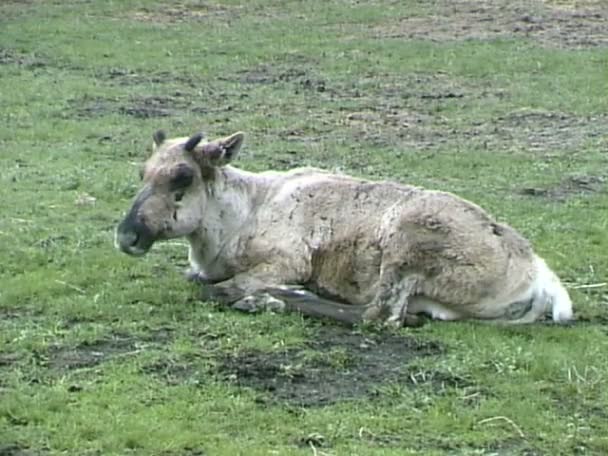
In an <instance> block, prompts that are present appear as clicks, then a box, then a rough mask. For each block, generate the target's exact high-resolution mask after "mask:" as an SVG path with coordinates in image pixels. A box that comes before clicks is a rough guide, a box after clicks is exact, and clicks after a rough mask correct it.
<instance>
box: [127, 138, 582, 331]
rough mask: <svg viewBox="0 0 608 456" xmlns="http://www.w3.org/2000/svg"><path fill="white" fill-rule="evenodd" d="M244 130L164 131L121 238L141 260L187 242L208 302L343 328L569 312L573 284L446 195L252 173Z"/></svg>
mask: <svg viewBox="0 0 608 456" xmlns="http://www.w3.org/2000/svg"><path fill="white" fill-rule="evenodd" d="M242 142H243V134H242V133H235V134H233V135H231V136H228V137H226V138H223V139H218V140H215V141H211V142H207V141H204V140H203V135H202V134H196V135H194V136H192V137H190V138H176V139H167V138H166V137H165V134H164V133H163V132H161V131H159V132H157V133H156V134H155V135H154V152H153V154H152V156H151V157H150V158H149V159H148V161H147V163H146V164H145V168H144V171H143V188H142V189H141V190H140V192H139V194H138V195H137V197H136V199H135V201H134V203H133V206H132V207H131V209H130V211H129V213H128V214H127V216H126V217H125V219H124V220H123V221H122V222H121V223H120V225H119V226H118V229H117V233H116V243H117V246H118V247H119V248H120V249H121V250H122V251H123V252H125V253H128V254H129V255H135V256H138V255H144V254H145V253H146V252H147V251H148V250H149V249H150V247H152V245H153V244H154V242H156V241H159V240H164V239H171V238H177V237H185V238H186V239H187V240H188V242H189V244H190V251H189V259H190V263H191V266H192V277H195V278H197V279H199V280H200V281H202V282H203V283H204V284H205V286H204V299H213V300H215V301H217V302H219V303H221V304H224V305H227V306H231V307H234V308H236V309H241V310H249V311H253V310H257V309H259V308H272V309H274V310H283V311H297V312H301V313H303V314H305V315H312V316H325V317H330V318H333V319H336V320H339V321H343V322H345V323H350V324H352V323H357V322H360V321H372V320H380V321H383V322H386V323H389V324H394V325H399V326H401V325H415V324H416V323H417V322H418V317H416V315H417V314H427V315H429V316H431V317H432V318H434V319H439V320H461V319H480V320H491V321H499V322H510V323H530V322H533V321H536V320H538V319H540V318H544V316H545V315H546V314H551V315H552V318H553V320H554V321H556V322H564V321H567V320H570V319H571V318H572V303H571V301H570V298H569V296H568V292H567V291H566V290H565V288H564V287H563V286H562V284H561V283H560V280H559V279H558V278H557V276H556V275H555V274H554V273H553V272H552V271H551V269H549V267H548V266H547V265H546V263H545V262H544V260H543V259H541V258H540V257H539V256H537V255H536V254H535V253H534V252H533V250H532V248H531V246H530V244H529V243H528V241H526V240H525V239H524V238H523V237H522V236H521V235H520V234H518V233H517V232H516V231H515V230H514V229H513V228H511V227H509V226H507V225H503V224H500V223H498V222H496V221H495V220H494V219H493V218H491V217H490V216H489V215H488V214H487V213H486V212H484V210H483V209H481V208H480V207H479V206H477V205H475V204H473V203H471V202H469V201H466V200H463V199H461V198H459V197H457V196H455V195H452V194H450V193H446V192H439V191H433V190H425V189H422V188H419V187H412V186H408V185H401V184H397V183H392V182H372V181H367V180H362V179H356V178H353V177H349V176H344V175H336V174H330V173H328V172H324V171H321V170H318V169H311V168H304V169H295V170H292V171H288V172H272V171H271V172H264V173H250V172H247V171H243V170H240V169H237V168H234V167H232V166H229V165H228V164H229V163H230V162H231V161H232V160H233V159H234V158H235V157H236V155H237V153H238V151H239V149H240V147H241V144H242Z"/></svg>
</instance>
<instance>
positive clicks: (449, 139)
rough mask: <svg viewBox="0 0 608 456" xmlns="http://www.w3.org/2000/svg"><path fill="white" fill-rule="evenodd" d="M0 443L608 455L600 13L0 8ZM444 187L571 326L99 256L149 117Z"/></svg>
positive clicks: (149, 259)
mask: <svg viewBox="0 0 608 456" xmlns="http://www.w3.org/2000/svg"><path fill="white" fill-rule="evenodd" d="M0 119H1V121H0V195H1V198H0V215H1V216H0V281H1V286H0V455H3V456H4V455H8V456H17V455H19V456H32V455H42V456H46V455H66V454H67V455H104V456H105V455H130V454H134V455H162V456H178V455H180V456H181V455H183V456H203V455H214V456H215V455H239V454H242V455H320V456H321V455H406V454H412V455H414V454H424V455H575V454H581V455H586V454H597V455H603V454H608V285H607V284H606V282H608V280H607V273H608V256H607V255H606V252H607V251H608V236H606V229H607V225H608V194H607V192H606V180H607V179H608V171H607V170H608V155H607V153H606V152H607V150H608V6H607V5H606V3H605V2H603V1H600V0H597V1H593V0H580V1H574V0H572V1H567V0H562V1H560V0H555V1H550V0H547V1H541V0H529V1H517V2H512V1H508V0H504V1H499V0H488V1H483V2H477V1H472V0H471V1H467V0H459V1H456V2H452V1H450V0H435V1H429V2H426V1H422V0H419V1H414V0H409V1H389V0H371V1H355V0H332V1H325V0H310V1H306V2H304V1H287V0H285V1H279V0H266V1H264V0H251V1H248V2H238V1H234V0H223V1H216V2H214V1H201V0H181V1H175V2H167V1H160V0H150V1H146V0H123V1H112V0H107V1H92V0H2V2H0ZM158 128H163V129H166V130H167V132H168V133H169V134H170V135H175V136H178V135H180V136H181V135H188V134H190V133H193V132H196V131H199V130H200V129H201V128H202V129H203V130H204V131H205V132H207V133H208V134H209V136H211V137H214V136H220V135H227V134H230V133H232V132H234V131H237V130H243V131H245V132H246V133H247V138H246V145H245V147H244V150H243V152H242V154H241V156H240V162H239V163H238V165H239V166H241V167H243V168H245V169H249V170H265V169H269V168H274V169H288V168H291V167H294V166H303V165H313V166H320V167H324V168H328V169H338V170H340V171H342V172H347V173H351V174H355V175H358V176H365V177H369V178H383V179H394V180H398V181H401V182H405V183H410V184H415V185H422V186H426V187H432V188H437V189H442V190H447V191H452V192H455V193H458V194H460V195H461V196H464V197H466V198H469V199H472V200H473V201H475V202H477V203H478V204H480V205H482V206H483V207H485V208H487V209H488V210H490V211H491V212H492V213H493V214H495V215H496V217H497V218H498V219H499V220H501V221H507V222H508V223H510V224H511V225H512V226H514V227H516V228H517V229H518V230H520V231H521V232H522V233H523V234H525V235H526V236H527V237H529V238H530V239H531V240H532V242H533V243H534V245H535V247H536V250H537V251H538V252H539V253H540V254H541V256H543V257H545V258H546V259H547V262H548V263H549V264H550V265H551V266H552V267H553V268H554V269H555V270H556V271H557V272H558V273H559V275H560V276H561V277H562V278H563V280H564V282H566V284H567V285H568V287H569V288H570V291H571V294H572V297H573V299H574V301H575V306H576V315H577V318H578V322H577V323H576V324H574V325H572V326H567V327H554V326H552V325H543V324H539V325H534V326H527V327H517V328H499V327H490V326H484V325H480V324H475V323H429V324H426V325H425V326H423V327H422V328H419V329H403V330H400V331H392V332H388V331H385V332H382V331H379V330H374V329H371V328H368V329H364V328H362V329H357V330H347V329H344V328H342V327H340V326H337V325H332V324H329V323H323V322H318V321H311V320H305V319H302V318H300V317H298V316H295V315H272V314H260V315H243V314H239V313H236V312H232V311H224V310H222V309H219V308H217V307H216V306H214V305H213V304H212V303H205V302H201V301H199V300H197V295H198V290H197V287H196V286H195V285H193V284H191V283H188V282H186V281H185V280H184V278H183V270H184V268H185V267H186V263H187V260H186V247H185V244H184V243H183V242H181V241H175V242H169V243H165V244H158V245H156V246H155V247H154V249H153V250H152V252H151V253H150V254H149V255H148V256H146V257H145V258H144V259H133V258H130V257H127V256H126V255H124V254H121V253H119V252H118V251H116V250H115V249H114V247H113V231H114V227H115V225H116V224H117V222H118V221H119V220H120V218H121V217H122V215H123V213H124V211H125V210H126V209H127V208H128V206H129V204H130V200H131V198H132V197H133V196H134V195H135V192H136V191H137V188H138V185H139V179H138V170H139V166H140V164H141V162H142V161H143V160H145V158H146V156H147V154H148V153H149V148H150V144H151V135H152V133H153V132H154V131H155V130H156V129H158Z"/></svg>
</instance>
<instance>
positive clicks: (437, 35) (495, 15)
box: [372, 0, 608, 48]
mask: <svg viewBox="0 0 608 456" xmlns="http://www.w3.org/2000/svg"><path fill="white" fill-rule="evenodd" d="M433 8H434V9H433V14H427V15H425V16H423V17H416V16H410V17H403V18H399V19H398V20H396V21H395V22H394V23H393V24H390V25H388V26H382V27H377V28H374V29H372V34H373V36H375V37H377V38H405V39H426V40H431V41H438V42H445V41H454V40H492V39H499V38H513V37H525V38H530V39H533V40H535V41H537V42H539V43H541V44H542V45H544V46H549V47H560V48H586V47H595V46H607V45H608V5H607V4H606V3H602V2H598V1H577V2H556V1H540V0H531V1H526V2H523V1H513V2H509V1H504V0H485V1H483V2H479V1H475V0H456V1H451V0H440V1H437V2H433Z"/></svg>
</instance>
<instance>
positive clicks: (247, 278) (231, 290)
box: [201, 273, 276, 306]
mask: <svg viewBox="0 0 608 456" xmlns="http://www.w3.org/2000/svg"><path fill="white" fill-rule="evenodd" d="M269 286H270V287H271V286H276V283H275V281H274V280H273V279H272V278H271V277H268V276H267V275H264V276H257V275H255V273H241V274H237V275H235V276H234V277H232V278H231V279H228V280H224V281H221V282H217V283H214V284H211V283H205V284H203V289H202V292H201V299H202V300H203V301H215V302H217V303H218V304H221V305H223V306H232V305H233V304H235V303H236V302H238V301H240V300H242V299H244V298H247V297H249V296H252V295H255V294H256V293H257V292H259V291H260V290H263V289H264V288H267V287H269Z"/></svg>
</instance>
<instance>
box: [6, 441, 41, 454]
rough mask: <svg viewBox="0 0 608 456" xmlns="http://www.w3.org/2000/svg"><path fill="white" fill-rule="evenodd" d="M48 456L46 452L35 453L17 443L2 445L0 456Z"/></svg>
mask: <svg viewBox="0 0 608 456" xmlns="http://www.w3.org/2000/svg"><path fill="white" fill-rule="evenodd" d="M43 454H47V452H46V451H35V450H32V449H30V448H28V447H25V446H21V445H19V444H17V443H9V444H5V443H0V456H39V455H43Z"/></svg>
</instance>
